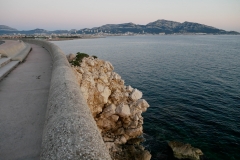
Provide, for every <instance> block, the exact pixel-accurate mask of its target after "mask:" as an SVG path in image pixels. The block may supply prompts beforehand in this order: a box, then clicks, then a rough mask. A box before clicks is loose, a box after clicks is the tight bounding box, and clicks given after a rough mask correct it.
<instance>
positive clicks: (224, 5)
mask: <svg viewBox="0 0 240 160" xmlns="http://www.w3.org/2000/svg"><path fill="white" fill-rule="evenodd" d="M158 19H165V20H171V21H177V22H181V23H182V22H185V21H188V22H196V23H201V24H205V25H209V26H213V27H216V28H219V29H224V30H227V31H230V30H234V31H238V32H240V0H0V25H7V26H9V27H12V28H16V29H18V30H32V29H36V28H41V29H46V30H58V29H66V30H70V29H83V28H92V27H99V26H102V25H104V24H120V23H128V22H132V23H135V24H142V25H146V24H147V23H149V22H153V21H156V20H158Z"/></svg>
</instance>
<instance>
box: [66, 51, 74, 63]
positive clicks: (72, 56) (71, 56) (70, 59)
mask: <svg viewBox="0 0 240 160" xmlns="http://www.w3.org/2000/svg"><path fill="white" fill-rule="evenodd" d="M66 57H67V60H68V62H72V61H73V60H74V58H76V54H73V53H70V54H68V55H66Z"/></svg>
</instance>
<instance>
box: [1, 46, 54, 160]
mask: <svg viewBox="0 0 240 160" xmlns="http://www.w3.org/2000/svg"><path fill="white" fill-rule="evenodd" d="M31 47H32V51H31V52H30V53H29V55H28V57H27V58H26V60H25V61H24V62H23V63H20V64H19V65H18V67H17V68H15V69H14V70H13V71H12V72H11V73H10V74H9V75H8V76H7V77H5V78H4V79H2V80H1V81H0V160H35V159H39V157H40V149H41V142H42V133H43V127H44V121H45V114H46V107H47V101H48V93H49V88H50V80H51V72H52V59H51V57H50V54H49V53H48V51H47V50H45V49H44V48H42V47H40V46H37V45H33V44H31Z"/></svg>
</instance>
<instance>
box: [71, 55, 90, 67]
mask: <svg viewBox="0 0 240 160" xmlns="http://www.w3.org/2000/svg"><path fill="white" fill-rule="evenodd" d="M84 57H89V55H88V54H86V53H80V52H78V53H77V55H76V59H75V60H73V61H72V62H70V63H71V64H72V65H74V66H80V63H81V62H82V59H83V58H84Z"/></svg>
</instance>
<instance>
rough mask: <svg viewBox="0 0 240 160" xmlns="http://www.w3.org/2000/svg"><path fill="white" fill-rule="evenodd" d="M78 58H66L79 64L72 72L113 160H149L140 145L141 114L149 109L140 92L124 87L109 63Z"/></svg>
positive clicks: (73, 67)
mask: <svg viewBox="0 0 240 160" xmlns="http://www.w3.org/2000/svg"><path fill="white" fill-rule="evenodd" d="M79 56H80V54H79V55H78V54H77V55H76V54H70V55H68V56H67V58H68V60H69V62H72V61H75V62H76V60H78V61H79V63H77V64H79V65H72V69H73V71H74V73H75V74H76V77H77V80H78V82H79V85H80V88H81V90H82V92H83V94H84V97H85V99H86V100H87V103H88V106H89V107H90V110H91V112H92V115H93V117H94V119H95V121H96V123H97V126H98V128H99V130H100V132H101V134H102V138H103V141H104V142H105V144H106V147H107V148H108V149H109V151H110V155H111V157H112V159H117V160H120V159H136V160H149V159H150V158H151V154H150V153H149V152H148V151H147V150H144V147H143V146H141V145H140V142H141V141H142V139H143V138H141V136H142V134H143V127H142V124H143V117H142V115H141V114H142V113H143V112H145V111H146V110H147V108H148V107H149V104H148V103H147V102H146V101H145V100H144V99H141V98H142V92H141V91H139V90H138V89H134V88H132V87H131V86H125V85H124V80H122V79H121V76H120V75H119V74H117V73H116V72H114V67H113V66H112V64H111V63H110V62H107V61H103V60H100V59H97V58H96V57H95V58H94V57H84V58H83V59H79ZM75 64H76V63H75Z"/></svg>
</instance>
